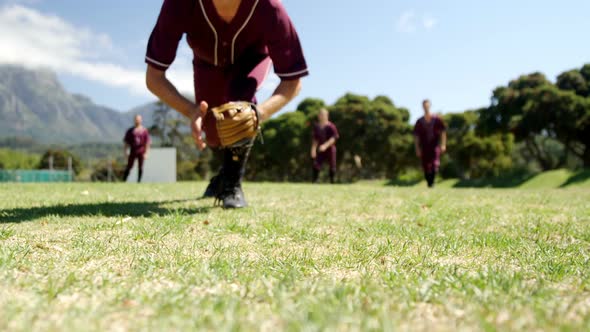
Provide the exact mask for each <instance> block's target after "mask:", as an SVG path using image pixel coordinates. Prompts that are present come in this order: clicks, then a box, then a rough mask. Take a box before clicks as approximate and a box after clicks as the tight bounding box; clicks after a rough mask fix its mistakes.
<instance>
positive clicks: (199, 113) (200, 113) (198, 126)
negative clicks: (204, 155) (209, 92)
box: [191, 101, 209, 151]
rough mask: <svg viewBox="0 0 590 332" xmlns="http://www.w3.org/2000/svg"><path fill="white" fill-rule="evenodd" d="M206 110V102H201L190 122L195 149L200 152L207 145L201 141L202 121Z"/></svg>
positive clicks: (207, 106)
mask: <svg viewBox="0 0 590 332" xmlns="http://www.w3.org/2000/svg"><path fill="white" fill-rule="evenodd" d="M208 109H209V105H208V104H207V102H205V101H202V102H201V104H200V105H199V108H198V109H197V110H195V111H194V113H195V114H194V116H193V118H192V120H191V129H192V135H193V140H194V141H195V144H196V145H197V148H198V149H199V150H201V151H203V150H204V149H205V148H206V147H207V144H205V142H204V141H203V119H204V118H205V115H206V114H207V110H208Z"/></svg>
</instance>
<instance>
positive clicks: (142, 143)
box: [123, 127, 151, 156]
mask: <svg viewBox="0 0 590 332" xmlns="http://www.w3.org/2000/svg"><path fill="white" fill-rule="evenodd" d="M123 142H125V144H127V145H129V148H130V150H131V152H130V155H131V156H138V155H144V154H145V152H146V147H147V146H148V144H150V143H151V138H150V133H149V132H148V130H147V129H146V128H143V127H141V128H135V127H131V128H129V129H128V130H127V132H126V133H125V138H124V139H123Z"/></svg>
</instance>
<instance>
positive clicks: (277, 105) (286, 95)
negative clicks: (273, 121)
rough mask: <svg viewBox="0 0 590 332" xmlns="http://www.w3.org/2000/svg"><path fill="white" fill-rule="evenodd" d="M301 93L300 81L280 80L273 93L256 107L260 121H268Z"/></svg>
mask: <svg viewBox="0 0 590 332" xmlns="http://www.w3.org/2000/svg"><path fill="white" fill-rule="evenodd" d="M300 91H301V79H299V78H297V79H294V80H282V81H281V83H280V84H279V86H278V87H277V88H276V90H275V92H274V93H273V94H272V96H271V97H270V98H268V99H267V100H266V101H265V102H263V103H262V104H260V105H258V107H259V111H260V117H261V118H262V121H265V120H268V119H270V118H271V117H272V116H273V114H275V113H276V112H278V111H280V110H281V109H282V108H283V107H285V106H286V105H287V104H288V103H289V102H290V101H291V100H293V99H294V98H295V97H297V95H298V94H299V92H300Z"/></svg>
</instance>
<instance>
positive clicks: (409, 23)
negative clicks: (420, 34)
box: [397, 10, 416, 32]
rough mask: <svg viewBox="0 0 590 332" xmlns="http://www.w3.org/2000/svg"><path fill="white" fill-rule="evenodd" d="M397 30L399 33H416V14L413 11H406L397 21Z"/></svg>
mask: <svg viewBox="0 0 590 332" xmlns="http://www.w3.org/2000/svg"><path fill="white" fill-rule="evenodd" d="M397 30H398V31H399V32H414V31H416V13H415V12H414V11H413V10H407V11H405V12H403V13H402V14H401V16H400V17H399V18H398V19H397Z"/></svg>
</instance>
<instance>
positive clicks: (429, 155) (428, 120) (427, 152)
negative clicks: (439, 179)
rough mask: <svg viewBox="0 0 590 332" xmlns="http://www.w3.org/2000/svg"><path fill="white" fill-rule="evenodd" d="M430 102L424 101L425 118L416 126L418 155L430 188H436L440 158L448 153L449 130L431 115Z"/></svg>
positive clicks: (438, 118)
mask: <svg viewBox="0 0 590 332" xmlns="http://www.w3.org/2000/svg"><path fill="white" fill-rule="evenodd" d="M431 106H432V104H431V102H430V100H428V99H427V100H424V102H422V107H423V108H424V116H423V117H421V118H420V119H418V121H417V122H416V125H415V126H414V137H415V145H416V155H417V156H418V158H420V159H421V160H422V168H423V169H424V177H425V178H426V182H427V183H428V187H430V188H432V187H434V180H435V178H436V173H437V172H438V168H439V166H440V156H441V154H442V153H445V152H446V151H447V132H446V130H447V128H446V126H445V124H444V122H443V120H442V119H441V118H440V117H438V116H436V115H434V114H431V113H430V107H431Z"/></svg>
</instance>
